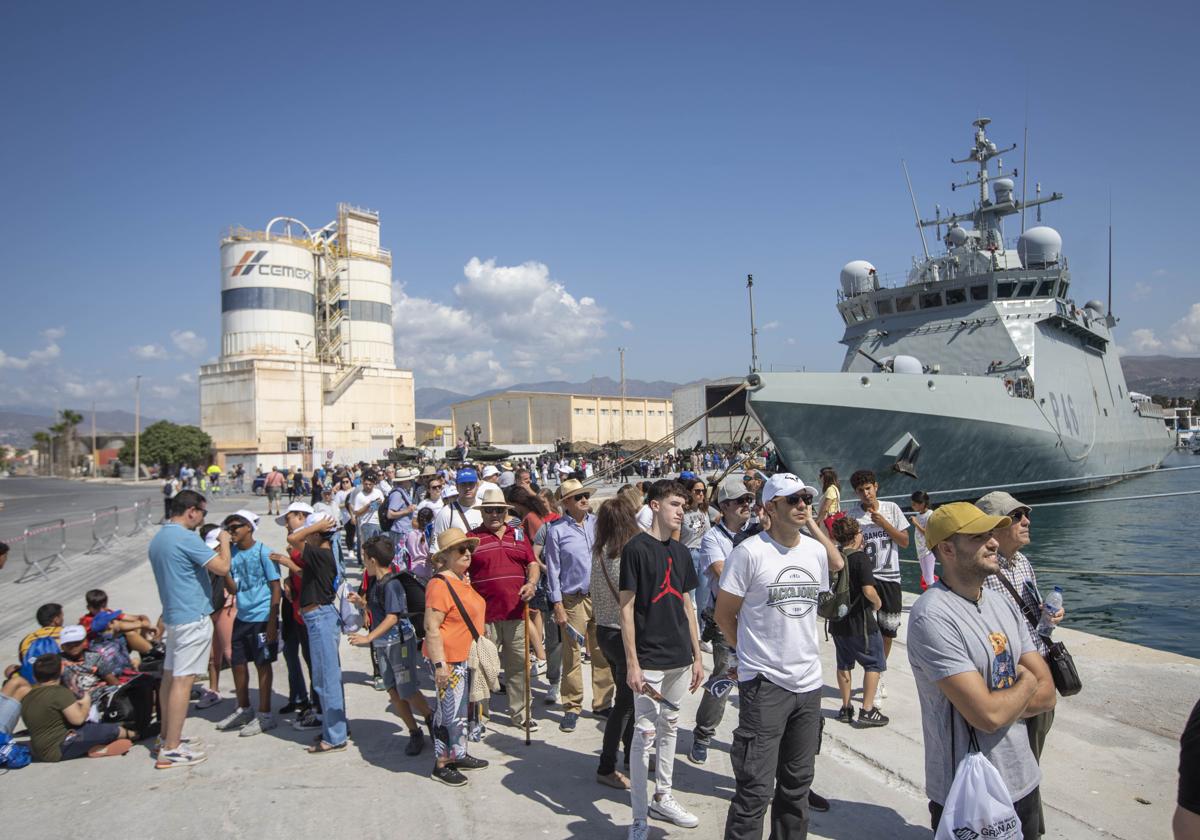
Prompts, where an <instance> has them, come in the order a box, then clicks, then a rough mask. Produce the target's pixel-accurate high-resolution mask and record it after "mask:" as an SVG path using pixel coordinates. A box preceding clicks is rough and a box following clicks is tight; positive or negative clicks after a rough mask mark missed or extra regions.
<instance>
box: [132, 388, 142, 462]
mask: <svg viewBox="0 0 1200 840" xmlns="http://www.w3.org/2000/svg"><path fill="white" fill-rule="evenodd" d="M133 480H134V481H135V482H138V481H141V480H142V375H141V374H140V373H139V374H138V375H137V378H136V379H135V380H134V382H133Z"/></svg>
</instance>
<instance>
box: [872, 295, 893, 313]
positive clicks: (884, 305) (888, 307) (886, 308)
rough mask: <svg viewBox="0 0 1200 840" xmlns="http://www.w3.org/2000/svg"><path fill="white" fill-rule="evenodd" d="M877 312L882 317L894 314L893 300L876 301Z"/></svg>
mask: <svg viewBox="0 0 1200 840" xmlns="http://www.w3.org/2000/svg"><path fill="white" fill-rule="evenodd" d="M875 311H876V312H878V313H879V314H880V315H891V314H892V301H891V299H890V298H885V299H884V300H877V301H875Z"/></svg>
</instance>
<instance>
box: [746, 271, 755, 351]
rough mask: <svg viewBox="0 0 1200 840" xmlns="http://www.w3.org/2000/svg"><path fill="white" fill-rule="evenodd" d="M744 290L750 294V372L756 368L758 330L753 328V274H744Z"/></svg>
mask: <svg viewBox="0 0 1200 840" xmlns="http://www.w3.org/2000/svg"><path fill="white" fill-rule="evenodd" d="M746 291H747V292H749V294H750V372H751V373H754V372H755V371H757V370H758V330H756V329H755V328H754V275H753V274H747V275H746Z"/></svg>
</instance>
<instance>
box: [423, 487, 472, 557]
mask: <svg viewBox="0 0 1200 840" xmlns="http://www.w3.org/2000/svg"><path fill="white" fill-rule="evenodd" d="M454 486H455V488H456V489H457V490H458V497H457V498H454V499H447V500H446V506H445V507H443V508H442V509H441V510H440V511H438V514H437V516H435V517H434V518H433V540H432V542H431V544H430V546H429V553H430V555H433V554H436V553H437V538H438V536H439V535H440V534H441V533H442V531H445V530H446V529H447V528H449V527H450V526H451V525H453V526H454V527H455V528H462V529H463V531H470V530H472V529H473V528H478V527H479V526H480V525H482V524H483V514H482V513H481V512H480V511H479V509H478V508H476V507H475V498H476V496H477V495H478V493H479V473H477V472H475V468H474V467H463V468H462V469H460V470H459V471H458V472H457V473H455V474H454ZM464 521H465V522H466V523H467V525H466V527H465V528H464V527H463V522H464Z"/></svg>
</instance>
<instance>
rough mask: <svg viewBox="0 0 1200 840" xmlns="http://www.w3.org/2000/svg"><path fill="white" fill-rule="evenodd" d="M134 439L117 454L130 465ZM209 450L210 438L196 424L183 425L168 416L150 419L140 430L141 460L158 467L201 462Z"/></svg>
mask: <svg viewBox="0 0 1200 840" xmlns="http://www.w3.org/2000/svg"><path fill="white" fill-rule="evenodd" d="M133 448H134V442H133V441H132V440H130V441H127V442H126V443H125V445H124V446H123V447H121V454H120V455H119V457H120V459H121V463H122V464H127V465H130V466H132V465H133ZM211 452H212V438H210V437H209V436H208V435H207V434H205V433H204V432H203V431H201V430H200V428H198V427H197V426H183V425H179V424H177V423H172V422H171V421H169V420H159V421H158V422H157V423H152V424H150V425H149V426H147V427H146V428H145V430H144V431H143V432H142V452H141V456H142V463H143V464H157V465H158V466H159V468H160V469H168V468H173V467H177V466H178V465H180V464H184V463H187V464H200V463H202V462H204V461H207V460H208V457H209V455H210V453H211Z"/></svg>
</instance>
